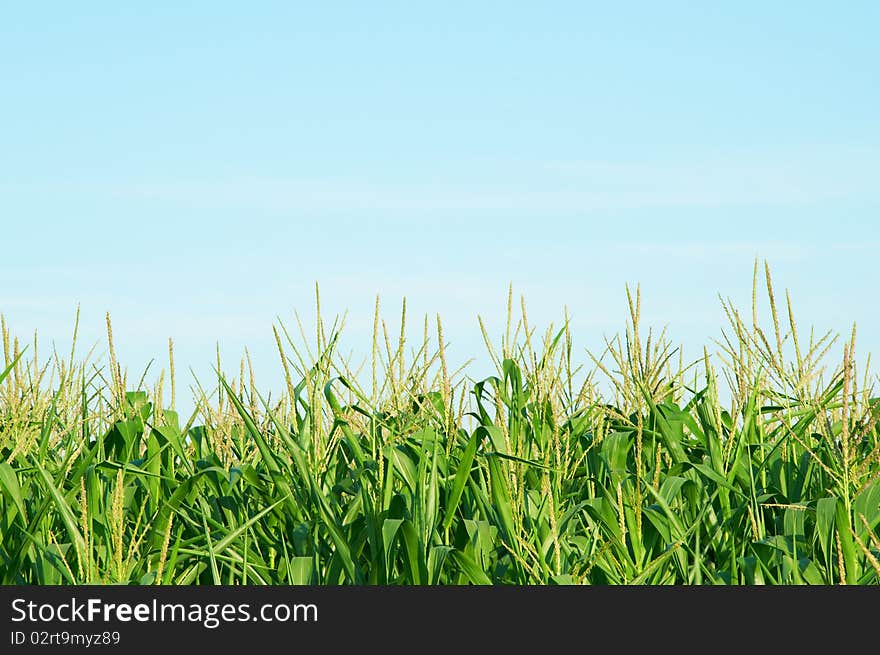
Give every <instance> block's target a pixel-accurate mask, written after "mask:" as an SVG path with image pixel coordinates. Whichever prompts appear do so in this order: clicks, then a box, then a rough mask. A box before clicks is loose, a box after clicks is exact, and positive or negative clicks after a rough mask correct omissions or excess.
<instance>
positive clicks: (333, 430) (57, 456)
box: [0, 272, 880, 584]
mask: <svg viewBox="0 0 880 655" xmlns="http://www.w3.org/2000/svg"><path fill="white" fill-rule="evenodd" d="M763 284H764V283H763V282H762V285H763ZM766 287H767V291H768V299H769V306H770V318H771V319H772V324H770V327H769V328H768V329H767V330H764V329H762V328H761V327H760V326H759V324H758V316H757V314H758V312H757V299H755V301H754V302H753V308H752V315H751V316H749V317H748V318H747V319H744V318H743V316H742V315H741V314H740V313H739V311H737V310H736V309H735V308H733V307H732V306H731V304H730V303H729V302H723V306H724V308H725V310H726V312H727V316H728V318H729V320H730V322H729V326H728V327H727V328H725V330H723V332H722V337H721V338H720V340H719V341H718V342H717V343H718V346H719V348H718V352H717V353H714V354H710V353H709V352H706V353H705V356H703V357H700V358H698V359H697V360H696V361H693V362H690V361H686V360H684V358H683V356H682V355H681V351H680V350H678V349H675V348H673V347H672V346H671V345H670V343H669V341H668V340H667V339H666V337H665V334H660V335H657V334H652V333H650V332H649V333H647V334H644V333H640V325H639V323H640V320H639V314H640V307H639V304H640V303H639V298H638V294H637V293H635V294H632V295H631V294H629V292H628V293H627V297H628V299H629V307H630V318H629V321H628V323H627V329H626V333H625V334H624V335H622V336H621V337H619V338H615V339H610V340H608V341H607V343H606V344H605V346H606V347H604V352H597V353H595V356H593V355H590V354H585V355H584V356H583V358H582V359H583V360H584V362H585V365H584V366H579V365H578V364H577V363H576V361H577V360H579V359H581V357H580V354H579V353H580V352H582V351H581V350H579V349H576V348H575V346H574V345H573V335H572V332H571V330H570V327H569V323H568V321H565V322H564V323H563V324H562V326H561V327H559V328H558V329H553V328H551V329H549V330H547V331H546V332H545V333H544V334H543V335H541V336H539V335H538V333H536V332H535V330H534V329H533V327H532V326H530V325H529V323H528V317H527V314H526V312H525V309H524V308H523V310H522V312H521V313H520V312H519V311H517V312H516V313H517V314H519V316H518V318H514V317H513V314H514V311H513V308H512V307H511V306H510V303H509V306H508V322H507V329H506V331H505V334H504V336H503V337H502V338H501V339H500V342H501V343H500V348H499V349H497V350H496V349H495V348H493V347H492V346H491V343H492V341H493V339H492V338H490V337H489V335H488V334H487V333H486V330H483V333H484V336H485V337H486V343H487V346H488V347H489V351H490V355H491V360H492V362H493V363H494V366H495V369H496V370H495V371H494V372H493V374H492V375H490V376H487V377H482V378H477V379H476V380H475V379H472V378H469V377H467V376H465V375H464V374H463V373H462V372H461V371H457V372H451V371H450V370H449V369H448V367H447V359H446V353H445V350H444V341H443V336H442V325H441V323H440V321H439V319H438V320H437V321H436V326H435V325H434V322H433V321H431V325H430V327H431V329H430V330H429V322H428V320H427V319H426V320H425V327H424V339H423V341H422V343H420V344H418V348H415V349H413V348H408V347H407V344H406V343H405V340H404V337H403V335H404V330H403V323H405V305H404V317H403V318H404V320H401V333H400V334H401V337H400V338H399V339H391V338H389V336H388V331H387V329H386V326H385V323H384V322H383V321H382V320H381V319H380V316H379V311H378V309H379V308H378V301H377V313H376V319H375V329H374V339H373V344H372V357H368V358H367V360H366V366H365V369H364V370H360V371H353V370H352V368H351V366H350V364H349V362H348V360H347V359H346V358H344V357H342V356H340V354H339V348H338V343H339V330H338V326H337V325H334V326H332V327H327V326H326V325H325V324H324V323H323V322H322V321H321V320H320V318H319V319H318V329H317V333H316V334H314V335H312V336H311V337H310V338H308V339H306V338H305V335H302V339H299V338H297V339H296V340H294V339H293V338H292V337H291V336H290V334H289V333H288V332H287V331H286V330H285V329H284V327H283V326H279V327H278V328H276V330H275V335H274V337H275V340H276V343H277V347H278V351H279V354H280V359H281V366H282V368H283V371H284V374H285V379H286V390H285V392H284V393H283V394H282V395H281V396H279V397H277V398H274V399H269V398H266V399H264V398H263V397H262V396H261V395H260V394H258V393H257V391H256V383H255V380H254V379H253V375H252V374H249V372H250V367H249V366H248V365H247V362H245V363H243V364H242V366H241V368H240V370H239V371H238V373H239V374H238V376H237V377H226V376H223V375H219V376H218V378H217V383H216V388H214V389H213V390H202V389H200V388H197V390H196V394H195V395H196V398H195V400H196V404H197V408H196V411H195V412H194V413H193V414H192V415H191V416H189V417H180V416H179V415H178V413H177V412H175V411H174V410H173V408H174V407H175V402H176V400H175V396H176V395H177V391H176V389H175V385H176V382H175V378H174V362H173V350H172V349H170V353H169V354H170V356H171V358H170V361H169V374H170V375H169V377H168V378H167V382H166V381H165V380H166V377H165V375H164V374H163V375H162V376H161V378H159V381H158V382H157V383H156V384H154V385H151V388H149V389H148V388H146V385H145V384H144V382H143V380H141V381H140V382H139V383H137V384H130V383H129V381H128V380H127V379H126V375H125V373H124V371H123V369H122V367H121V366H120V365H119V363H118V362H117V360H116V355H115V353H114V348H113V341H112V330H111V329H110V323H109V319H108V336H109V342H108V345H109V349H108V357H107V358H106V360H107V361H106V362H105V363H103V364H99V363H95V362H92V361H89V358H84V359H82V360H78V359H77V356H76V353H75V350H72V351H71V353H70V355H69V356H65V357H61V356H59V355H57V354H55V355H54V356H53V357H52V358H51V359H50V360H48V361H45V362H42V363H40V362H39V361H38V359H37V358H36V357H33V358H29V357H28V355H32V354H34V351H33V348H29V349H24V348H23V347H22V346H20V345H19V343H18V342H17V341H16V340H15V339H13V338H12V337H11V336H10V333H9V330H8V329H7V327H6V324H5V323H4V325H3V341H4V354H5V358H6V359H5V364H6V365H5V367H3V368H0V490H2V493H0V582H2V583H4V584H18V583H28V584H57V583H142V584H149V583H162V584H189V583H194V584H221V583H222V584H350V583H356V584H468V583H473V584H567V583H589V584H621V583H627V584H670V583H672V584H762V583H764V584H800V583H808V584H877V583H878V581H880V563H878V559H880V538H878V528H880V431H878V426H877V421H878V418H880V399H876V398H874V397H873V396H872V392H871V378H870V376H869V375H868V374H867V373H866V372H864V373H862V374H861V375H860V374H859V372H858V371H857V370H856V363H855V362H856V358H855V355H854V340H855V333H853V336H852V338H851V339H849V340H847V341H846V343H845V344H842V345H841V344H838V343H837V342H836V338H835V337H833V336H832V335H830V334H828V335H824V336H822V337H820V338H815V336H814V335H811V336H810V338H809V339H803V338H802V337H801V336H799V335H798V331H797V326H796V324H795V321H794V319H793V316H792V313H791V311H790V303H789V304H788V307H787V309H788V311H787V316H780V313H782V312H779V311H777V302H776V298H775V297H774V295H773V289H772V284H771V281H770V276H769V272H768V273H767V275H766ZM480 325H481V327H482V323H480ZM74 341H75V340H74ZM309 342H310V343H311V346H312V347H311V348H309V347H308V346H307V345H306V344H307V343H309ZM432 344H433V345H432ZM841 351H842V356H840V355H837V363H835V365H833V366H832V365H829V364H828V363H827V362H828V360H829V359H830V358H831V357H832V356H834V355H835V353H840V352H841ZM4 369H5V370H4ZM169 387H170V388H169ZM603 389H604V392H602V391H601V390H603ZM166 400H167V401H168V402H166Z"/></svg>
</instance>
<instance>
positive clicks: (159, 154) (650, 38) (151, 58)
mask: <svg viewBox="0 0 880 655" xmlns="http://www.w3.org/2000/svg"><path fill="white" fill-rule="evenodd" d="M699 4H700V5H702V6H699V5H698V3H691V2H687V3H680V2H664V3H586V2H566V3H560V2H544V3H510V2H504V3H501V2H492V3H489V2H482V3H474V2H463V3H453V2H446V3H433V5H431V6H427V5H426V3H411V2H399V3H391V2H371V3H363V2H358V3H354V2H352V3H339V2H334V3H290V2H254V3H248V4H247V6H246V7H245V5H243V4H241V3H223V2H218V1H216V0H215V1H213V2H187V3H180V2H174V3H170V2H153V3H149V4H144V3H139V8H138V9H135V8H133V7H132V6H131V5H130V4H129V3H116V2H114V3H110V2H107V3H95V2H86V3H75V4H66V3H40V2H30V3H18V4H17V5H7V6H5V7H4V8H3V9H2V10H0V80H2V85H0V99H2V102H0V222H2V229H0V244H2V245H0V281H2V284H0V311H2V312H3V313H5V314H6V316H7V319H8V320H9V322H10V323H11V325H12V327H13V328H14V330H15V331H16V332H17V333H19V334H20V335H22V336H26V335H27V334H28V332H30V331H32V330H33V329H34V328H38V329H39V330H40V332H41V333H42V334H43V336H44V338H45V339H55V340H56V341H57V342H58V344H59V348H61V347H63V344H65V343H67V342H68V339H69V337H68V335H69V332H70V328H71V322H72V316H73V314H74V309H75V306H76V304H77V303H81V304H82V308H83V327H82V329H83V334H84V335H85V338H86V339H91V340H97V339H98V338H99V337H100V335H101V334H102V332H103V314H104V312H105V311H108V310H109V311H111V312H112V315H113V317H114V325H115V331H116V336H117V340H118V341H119V344H118V348H119V351H120V355H121V356H122V357H123V358H124V359H125V360H126V361H127V362H128V363H129V364H131V366H132V367H133V368H137V367H139V366H141V365H142V364H144V363H145V362H146V361H147V360H148V359H149V358H151V357H153V356H161V355H162V354H163V352H164V350H165V340H166V339H167V337H168V336H173V337H175V340H176V342H177V344H178V350H179V357H180V358H181V359H182V360H183V362H186V363H187V364H191V365H193V366H194V367H195V368H196V370H198V371H202V372H204V371H207V370H209V362H210V360H211V356H212V355H211V353H212V352H213V348H214V342H215V341H217V340H219V341H220V342H221V343H222V344H223V350H224V355H225V356H228V357H229V358H232V357H237V356H238V354H239V353H240V352H241V348H242V347H243V346H244V345H245V344H248V345H250V347H251V350H252V352H253V353H254V356H255V360H256V365H257V369H258V374H262V375H261V377H263V379H265V380H269V381H271V380H273V379H276V378H275V377H274V376H276V374H277V371H278V365H277V364H276V360H275V359H274V355H273V348H274V346H273V344H272V338H271V325H272V323H273V321H274V320H275V319H276V317H279V316H280V317H281V318H282V319H284V320H285V321H287V322H289V323H292V320H293V319H292V316H293V314H292V312H293V309H294V308H298V309H299V310H300V312H301V313H304V314H309V313H310V311H311V302H312V300H311V298H312V296H311V294H312V285H313V284H314V281H316V280H317V281H319V282H320V284H321V286H322V291H323V302H324V312H325V314H333V313H335V312H342V311H343V310H345V309H346V308H348V309H349V310H350V328H351V329H350V331H349V335H348V340H347V343H348V345H349V347H351V348H354V349H356V350H359V349H362V350H364V351H366V350H367V348H368V347H369V346H368V343H369V336H368V334H369V326H370V323H371V307H372V303H373V298H374V295H375V294H376V293H377V292H378V293H381V294H382V297H383V299H384V303H385V307H386V308H387V309H389V310H391V311H390V314H391V316H393V314H394V312H395V311H396V310H397V306H398V305H399V300H400V297H401V296H403V295H407V296H408V298H409V303H410V311H411V315H420V314H421V313H423V312H431V314H433V313H434V312H437V311H439V312H441V313H442V314H443V315H444V317H445V318H446V322H447V332H448V337H449V338H450V340H451V341H452V349H453V353H454V354H456V355H457V356H459V357H460V358H461V359H464V358H466V357H468V356H470V355H472V354H474V353H477V352H480V351H481V348H482V346H481V339H480V337H479V332H478V330H477V324H476V318H475V317H476V315H477V313H481V314H482V315H483V316H484V317H485V318H486V319H487V321H488V322H489V325H490V326H492V327H493V329H495V330H496V331H497V332H500V329H501V325H502V321H503V312H504V306H505V294H506V286H507V283H508V281H512V282H513V284H514V285H515V289H516V290H517V292H521V293H524V294H525V295H526V298H527V300H528V302H529V307H530V308H531V314H532V316H531V318H532V320H533V322H535V323H539V324H541V323H544V322H546V321H549V320H554V319H558V318H559V317H560V315H561V310H562V306H563V305H564V304H567V305H568V306H569V309H570V311H571V313H572V315H573V317H574V325H575V327H576V330H577V338H578V341H579V342H580V344H581V345H583V346H588V347H591V348H598V347H599V346H600V345H601V338H602V335H603V334H611V333H614V332H616V331H618V330H619V329H620V328H621V327H622V326H623V321H624V317H625V298H624V295H623V291H624V285H625V283H627V282H629V283H636V282H641V283H642V289H643V294H644V306H645V309H644V314H645V317H646V319H647V320H648V321H649V322H650V323H652V324H654V325H657V326H662V325H665V324H668V325H669V329H670V331H671V334H672V336H673V337H674V338H675V339H676V340H678V341H683V342H684V343H685V344H686V345H688V347H690V348H692V352H694V354H696V350H697V348H698V347H699V346H700V345H701V344H702V343H704V342H706V341H707V340H710V339H712V338H715V337H718V336H719V329H720V327H721V326H722V324H723V315H722V312H721V310H720V307H719V303H718V300H717V294H718V293H719V292H722V293H724V294H725V295H730V296H733V297H734V298H736V299H737V300H738V301H740V302H741V303H742V304H743V305H746V304H747V303H748V297H749V294H750V285H751V266H752V262H753V259H754V258H755V257H756V256H760V257H766V258H768V259H769V260H770V262H771V264H772V266H773V269H774V272H775V278H776V284H777V286H779V287H780V288H782V287H789V288H790V289H791V291H792V294H793V298H794V301H795V305H796V308H797V309H798V316H799V317H800V320H801V322H802V323H804V324H808V323H815V324H816V325H817V326H818V327H820V328H834V329H837V330H841V331H847V330H848V329H849V327H850V326H851V324H852V322H853V321H858V322H859V326H860V335H861V336H860V346H861V347H862V348H863V349H871V350H873V351H875V353H878V354H880V310H878V309H877V304H876V302H875V300H874V299H875V298H876V289H877V274H876V270H877V268H876V267H877V265H876V261H877V253H878V248H880V227H878V225H880V224H878V208H880V184H878V179H880V111H878V107H880V80H878V62H880V41H878V39H877V25H878V23H880V4H878V3H876V2H849V3H845V4H841V3H831V2H824V3H817V2H803V3H797V5H795V4H792V3H766V2H736V3H725V5H726V6H725V7H721V6H720V3H699ZM417 5H418V6H417ZM181 365H182V364H181Z"/></svg>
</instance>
